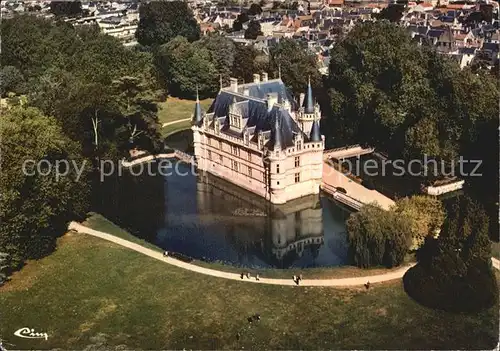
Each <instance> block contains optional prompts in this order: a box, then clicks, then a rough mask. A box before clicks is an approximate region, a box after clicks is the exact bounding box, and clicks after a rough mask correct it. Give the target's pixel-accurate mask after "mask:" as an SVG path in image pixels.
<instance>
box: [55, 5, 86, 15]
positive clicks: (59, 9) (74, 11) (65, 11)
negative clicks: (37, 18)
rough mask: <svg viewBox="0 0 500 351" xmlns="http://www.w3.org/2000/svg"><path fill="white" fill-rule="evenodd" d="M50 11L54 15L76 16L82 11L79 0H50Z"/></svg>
mask: <svg viewBox="0 0 500 351" xmlns="http://www.w3.org/2000/svg"><path fill="white" fill-rule="evenodd" d="M50 12H51V13H53V14H54V15H55V16H56V17H76V16H80V15H81V14H82V13H83V12H82V3H81V1H51V2H50Z"/></svg>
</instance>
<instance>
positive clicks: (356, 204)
mask: <svg viewBox="0 0 500 351" xmlns="http://www.w3.org/2000/svg"><path fill="white" fill-rule="evenodd" d="M321 189H322V190H323V191H325V192H326V193H328V194H330V195H332V196H333V198H334V199H335V200H337V201H339V202H341V203H343V204H345V205H347V206H349V207H351V208H353V209H355V210H357V211H359V210H360V209H361V207H363V206H364V203H362V202H361V201H359V200H357V199H355V198H353V197H351V196H349V195H347V194H344V193H343V192H341V191H339V190H337V189H336V188H335V187H333V186H331V185H327V184H324V183H323V184H321Z"/></svg>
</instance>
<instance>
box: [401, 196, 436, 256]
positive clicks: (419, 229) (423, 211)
mask: <svg viewBox="0 0 500 351" xmlns="http://www.w3.org/2000/svg"><path fill="white" fill-rule="evenodd" d="M394 210H395V211H396V213H397V214H398V215H400V216H405V217H406V218H407V219H408V220H409V221H410V225H411V227H410V228H411V236H412V244H411V247H410V249H412V250H416V249H418V248H419V247H420V246H422V244H423V243H424V240H425V238H426V237H428V236H435V235H436V233H439V230H440V228H441V226H442V224H443V222H444V218H445V212H444V209H443V205H442V203H441V201H440V200H438V199H437V198H436V197H432V196H427V195H415V196H412V197H405V198H403V199H400V200H398V201H397V206H396V208H395V209H394Z"/></svg>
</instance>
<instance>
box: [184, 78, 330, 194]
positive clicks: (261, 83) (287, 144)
mask: <svg viewBox="0 0 500 351" xmlns="http://www.w3.org/2000/svg"><path fill="white" fill-rule="evenodd" d="M261 78H262V80H261ZM300 100H303V101H299V102H296V101H294V99H293V97H292V96H291V95H290V94H289V93H288V91H287V89H286V87H285V85H284V84H283V82H282V81H281V79H273V80H269V79H268V77H267V74H266V73H263V74H262V77H260V76H259V75H254V82H252V83H248V84H243V85H238V82H237V81H236V79H231V84H230V86H229V87H224V88H222V89H221V90H220V91H219V93H218V95H217V97H216V99H215V101H214V102H213V104H212V106H211V107H210V109H209V110H208V111H207V113H204V112H203V111H202V110H201V107H200V105H199V102H197V104H196V108H195V113H194V116H193V126H192V130H193V141H194V153H195V158H196V162H197V165H198V169H199V170H201V171H206V172H208V173H211V174H213V175H215V176H217V177H220V178H223V179H226V180H228V181H230V182H232V183H234V184H236V185H238V186H240V187H242V188H245V189H247V190H249V191H251V192H253V193H255V194H257V195H259V196H262V197H263V198H265V199H267V200H269V201H270V202H271V203H274V204H284V203H286V202H287V201H290V200H293V199H296V198H299V197H303V196H307V195H311V194H318V193H319V187H320V184H321V179H322V173H323V150H324V146H325V142H324V136H322V135H320V132H319V121H320V118H321V113H320V109H319V106H318V105H317V104H314V103H313V97H312V91H311V87H310V85H309V87H308V89H307V92H306V94H305V96H304V98H303V97H302V96H301V99H300ZM301 105H302V106H301Z"/></svg>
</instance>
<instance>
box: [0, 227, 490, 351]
mask: <svg viewBox="0 0 500 351" xmlns="http://www.w3.org/2000/svg"><path fill="white" fill-rule="evenodd" d="M101 224H102V223H101ZM103 225H105V224H103ZM119 235H125V234H124V233H121V234H119ZM0 306H1V323H0V337H1V338H2V339H4V340H5V342H7V343H10V344H14V346H10V349H49V348H62V349H82V348H84V347H86V346H88V345H94V347H96V348H97V347H100V349H117V348H120V349H125V348H129V349H130V348H132V349H137V348H141V349H183V348H185V349H245V350H249V349H253V350H264V349H327V348H328V349H332V348H333V349H461V348H465V349H491V348H493V347H494V346H495V345H496V342H497V340H498V311H497V310H498V309H497V308H492V309H490V310H488V311H485V312H483V313H480V314H475V315H465V314H450V313H444V312H440V311H435V310H430V309H428V308H424V307H422V306H420V305H418V304H417V303H415V302H414V301H413V300H411V299H410V298H409V297H408V296H407V295H406V294H405V292H404V291H403V289H402V287H401V282H400V281H396V282H392V283H386V284H383V285H375V286H373V288H370V290H368V291H366V290H365V289H364V288H359V289H333V288H312V287H311V288H306V287H290V286H287V287H280V286H267V285H257V284H250V283H242V282H239V281H229V280H224V279H218V278H213V277H208V276H203V275H199V274H197V273H193V272H190V271H186V270H183V269H180V268H176V267H173V266H170V265H168V264H165V263H163V262H160V261H157V260H154V259H152V258H149V257H147V256H144V255H141V254H140V253H137V252H134V251H131V250H129V249H126V248H123V247H120V246H117V245H115V244H113V243H110V242H107V241H104V240H101V239H98V238H95V237H91V236H88V235H84V234H71V233H70V234H67V235H65V236H64V237H62V238H61V239H60V240H59V242H58V247H57V250H56V251H55V252H54V253H53V254H52V255H50V256H48V257H46V258H44V259H41V260H39V261H32V262H28V264H27V265H26V266H25V267H24V268H23V269H22V270H21V271H20V272H18V273H16V274H15V275H14V276H13V278H12V281H11V282H9V283H8V284H7V285H5V286H4V287H2V288H0ZM254 313H260V315H261V317H262V319H261V321H260V322H258V323H253V324H249V323H248V322H247V320H246V319H247V317H248V316H250V315H252V314H254ZM21 327H30V328H34V329H35V330H36V331H40V332H47V333H48V334H49V338H48V340H47V341H45V340H40V339H21V338H18V337H16V336H14V335H13V333H14V331H16V330H17V329H19V328H21ZM237 333H240V338H239V340H238V339H237V337H236V335H237ZM120 345H121V346H120ZM124 345H126V346H124ZM117 346H119V347H117Z"/></svg>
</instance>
